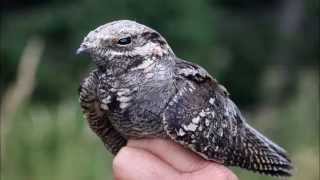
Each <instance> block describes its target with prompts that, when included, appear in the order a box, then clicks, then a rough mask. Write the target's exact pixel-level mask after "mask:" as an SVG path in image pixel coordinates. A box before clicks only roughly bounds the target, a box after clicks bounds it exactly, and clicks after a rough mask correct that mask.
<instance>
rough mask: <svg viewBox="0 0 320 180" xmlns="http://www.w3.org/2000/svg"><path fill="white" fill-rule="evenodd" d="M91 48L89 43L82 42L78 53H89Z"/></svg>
mask: <svg viewBox="0 0 320 180" xmlns="http://www.w3.org/2000/svg"><path fill="white" fill-rule="evenodd" d="M89 50H90V48H89V47H88V46H87V45H85V44H81V45H80V47H79V48H78V49H77V52H76V54H77V55H79V54H82V53H88V52H89Z"/></svg>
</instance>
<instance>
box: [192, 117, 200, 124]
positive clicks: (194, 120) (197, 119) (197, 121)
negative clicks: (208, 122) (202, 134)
mask: <svg viewBox="0 0 320 180" xmlns="http://www.w3.org/2000/svg"><path fill="white" fill-rule="evenodd" d="M192 122H193V123H194V124H198V123H199V122H200V117H199V116H197V117H195V118H193V119H192Z"/></svg>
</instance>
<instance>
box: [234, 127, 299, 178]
mask: <svg viewBox="0 0 320 180" xmlns="http://www.w3.org/2000/svg"><path fill="white" fill-rule="evenodd" d="M234 149H235V151H234V153H235V155H234V156H233V159H232V160H231V162H233V165H238V166H240V167H242V168H246V169H248V170H252V171H255V172H259V173H262V174H266V175H272V176H291V175H292V172H291V171H292V169H293V166H292V163H291V160H290V159H289V158H288V156H287V154H286V151H285V150H284V149H283V148H281V147H280V146H278V145H276V144H275V143H273V142H272V141H271V140H269V139H268V138H266V137H265V136H263V135H262V134H261V133H259V132H258V131H257V130H255V129H254V128H252V127H251V126H249V125H246V127H245V131H244V132H243V135H242V136H241V140H240V144H238V145H236V146H235V147H234Z"/></svg>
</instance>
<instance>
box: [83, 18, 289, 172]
mask: <svg viewBox="0 0 320 180" xmlns="http://www.w3.org/2000/svg"><path fill="white" fill-rule="evenodd" d="M82 53H85V54H88V55H89V56H90V57H91V59H92V61H93V63H94V64H95V68H94V69H93V70H92V71H91V72H90V73H89V75H88V76H87V77H86V78H84V79H83V80H82V81H81V83H80V88H79V101H80V106H81V109H82V112H83V114H84V116H85V118H86V120H87V122H88V124H89V127H90V128H91V129H92V130H93V132H94V133H96V134H97V136H98V137H99V138H100V139H101V140H102V141H103V143H104V146H105V147H106V149H107V150H108V151H110V152H111V153H112V154H113V155H116V154H117V153H118V152H119V150H120V149H121V148H122V147H124V146H126V144H127V142H128V139H141V138H163V139H169V140H171V141H174V142H175V143H178V144H180V145H182V146H183V147H185V148H187V149H189V150H191V151H192V152H194V153H196V154H197V155H199V156H200V157H202V158H204V159H205V160H208V161H213V162H216V163H219V164H222V165H225V166H238V167H241V168H244V169H247V170H250V171H253V172H258V173H260V174H263V175H271V176H291V175H292V169H293V164H292V162H291V160H290V159H289V157H288V155H287V153H286V151H285V150H284V149H283V148H282V147H280V146H279V145H277V144H275V143H274V142H272V141H271V140H269V139H268V138H267V137H265V136H264V135H262V134H261V133H260V132H258V131H257V130H256V129H254V128H253V127H252V126H251V125H249V124H248V123H247V121H246V119H245V118H244V116H243V115H242V114H241V112H240V110H239V109H238V107H237V106H236V104H235V103H234V102H233V101H232V100H231V97H230V94H229V92H228V91H227V90H226V88H225V87H224V86H223V85H221V84H220V83H219V82H218V81H217V80H216V79H215V78H213V77H212V76H211V75H210V74H209V73H208V72H207V71H206V70H205V69H204V68H203V67H201V66H199V65H197V64H194V63H192V62H190V61H187V60H183V59H181V58H179V57H177V56H176V55H175V53H174V52H173V50H172V49H171V47H170V46H169V44H168V42H167V41H166V39H165V38H164V37H163V36H162V35H161V34H160V33H159V32H158V31H156V30H154V29H152V28H150V27H148V26H146V25H143V24H140V23H138V22H136V21H132V20H116V21H112V22H108V23H106V24H104V25H101V26H99V27H97V28H96V29H94V30H92V31H90V32H89V33H88V34H87V36H85V38H84V39H83V41H82V43H81V44H80V47H79V48H78V49H77V54H82Z"/></svg>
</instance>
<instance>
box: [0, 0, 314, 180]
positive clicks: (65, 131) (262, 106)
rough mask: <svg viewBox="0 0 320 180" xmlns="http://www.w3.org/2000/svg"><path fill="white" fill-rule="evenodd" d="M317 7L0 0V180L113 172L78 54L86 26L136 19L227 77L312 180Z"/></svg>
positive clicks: (82, 179) (248, 110) (256, 2)
mask: <svg viewBox="0 0 320 180" xmlns="http://www.w3.org/2000/svg"><path fill="white" fill-rule="evenodd" d="M319 15H320V9H319V2H317V1H316V0H305V1H304V0H268V1H267V0H251V1H249V0H247V1H240V0H203V1H195V0H193V1H192V0H175V1H173V0H161V1H160V0H157V1H156V0H149V1H142V0H140V1H139V0H136V1H134V0H127V1H125V0H113V1H111V0H101V1H96V0H19V1H18V0H3V1H1V47H0V54H1V61H0V66H1V76H0V78H1V86H0V95H1V177H2V179H3V180H56V179H77V180H86V179H97V180H102V179H104V180H105V179H112V171H111V161H112V156H111V155H110V154H109V153H107V152H106V150H105V149H104V147H103V145H102V143H101V142H100V140H99V139H98V138H97V137H96V136H95V135H94V134H93V133H92V132H91V131H90V130H89V128H88V126H87V124H86V122H85V121H84V119H83V117H82V114H81V112H80V108H79V105H78V91H77V88H78V84H79V82H80V80H81V78H83V77H84V76H85V75H86V74H87V72H88V71H89V70H90V69H92V67H94V66H93V65H92V64H91V63H90V60H89V58H86V57H77V56H75V50H76V49H77V48H78V46H79V44H80V42H81V41H82V39H83V37H84V36H85V35H86V34H87V32H88V31H90V30H92V29H93V28H95V27H97V26H99V25H102V24H104V23H106V22H109V21H113V20H118V19H131V20H136V21H138V22H141V23H143V24H146V25H148V26H150V27H153V28H154V29H156V30H158V31H159V32H161V34H162V35H163V36H164V37H165V38H166V39H167V40H168V42H169V43H170V45H171V47H172V48H173V49H174V51H175V53H176V54H177V55H178V56H179V57H181V58H184V59H188V60H190V61H193V62H196V63H198V64H200V65H202V66H203V67H205V68H206V69H207V70H208V71H209V72H210V73H211V74H212V75H213V76H214V77H216V78H217V79H218V80H219V81H220V82H221V83H222V84H224V85H225V86H226V87H227V88H228V90H229V91H230V92H231V95H232V99H233V100H234V101H235V102H236V103H237V104H238V105H239V106H240V108H241V109H242V111H244V113H245V116H246V117H247V119H248V121H249V122H250V123H251V124H253V126H254V127H256V128H258V129H259V130H260V131H262V132H263V133H264V134H266V135H267V136H268V137H270V138H271V139H272V140H274V141H275V142H277V143H279V144H281V145H282V146H283V147H284V148H285V149H287V151H288V153H289V154H290V156H291V157H292V159H293V161H294V164H295V175H294V176H293V178H292V179H295V180H301V179H305V180H319V158H320V157H319V52H320V51H319V50H320V49H319V45H318V44H319V21H317V20H319V19H318V17H319ZM233 169H234V170H235V172H236V173H237V175H238V176H239V177H240V179H248V180H249V179H250V180H252V179H262V180H267V179H276V178H273V177H262V176H259V175H257V174H254V173H251V172H248V171H244V170H240V169H238V168H233Z"/></svg>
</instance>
